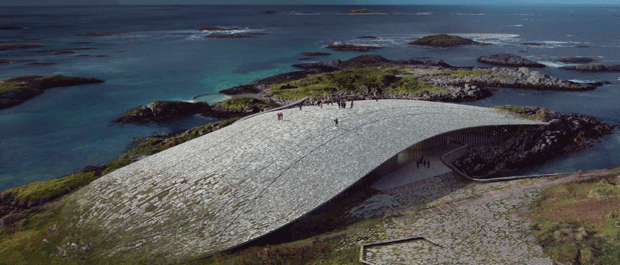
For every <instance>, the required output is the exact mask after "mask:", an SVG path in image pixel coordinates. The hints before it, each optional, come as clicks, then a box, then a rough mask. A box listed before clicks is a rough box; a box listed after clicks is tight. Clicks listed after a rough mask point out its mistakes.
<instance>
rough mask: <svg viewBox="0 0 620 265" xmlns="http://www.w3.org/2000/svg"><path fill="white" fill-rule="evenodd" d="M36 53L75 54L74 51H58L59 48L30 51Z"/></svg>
mask: <svg viewBox="0 0 620 265" xmlns="http://www.w3.org/2000/svg"><path fill="white" fill-rule="evenodd" d="M29 52H36V53H46V54H73V53H75V52H74V51H58V50H38V51H29Z"/></svg>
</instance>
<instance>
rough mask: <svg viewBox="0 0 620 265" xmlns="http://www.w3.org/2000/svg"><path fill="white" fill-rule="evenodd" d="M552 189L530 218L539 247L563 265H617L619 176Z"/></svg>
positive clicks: (619, 250) (619, 249)
mask: <svg viewBox="0 0 620 265" xmlns="http://www.w3.org/2000/svg"><path fill="white" fill-rule="evenodd" d="M615 171H616V172H614V173H613V174H610V175H608V176H603V177H601V178H596V179H594V180H592V181H579V180H578V181H575V182H572V183H567V184H562V185H558V186H554V187H552V188H549V189H547V190H546V191H544V192H543V194H542V195H541V197H540V199H539V200H538V201H537V203H536V208H535V209H534V211H533V213H532V214H531V218H532V221H533V222H532V223H533V229H534V231H535V234H536V238H537V240H538V243H539V244H541V245H542V247H543V250H544V252H545V253H546V254H547V255H549V256H550V257H551V258H552V259H554V260H556V261H560V262H562V263H564V264H620V227H619V226H620V189H619V188H618V185H619V184H620V179H619V178H618V177H617V176H618V173H620V172H619V171H620V170H618V169H616V170H615Z"/></svg>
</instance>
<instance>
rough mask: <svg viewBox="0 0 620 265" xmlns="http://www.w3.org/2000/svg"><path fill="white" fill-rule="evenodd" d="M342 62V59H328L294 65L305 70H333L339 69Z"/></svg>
mask: <svg viewBox="0 0 620 265" xmlns="http://www.w3.org/2000/svg"><path fill="white" fill-rule="evenodd" d="M341 64H342V61H340V60H333V61H327V62H316V63H303V64H294V65H293V67H297V68H301V69H304V70H311V69H314V70H316V71H319V72H333V71H337V70H339V69H340V65H341Z"/></svg>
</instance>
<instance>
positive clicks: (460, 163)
mask: <svg viewBox="0 0 620 265" xmlns="http://www.w3.org/2000/svg"><path fill="white" fill-rule="evenodd" d="M501 109H504V110H507V111H510V112H512V113H516V114H518V115H523V116H528V117H532V118H537V119H539V120H541V121H544V122H548V124H547V125H544V126H541V127H527V128H525V129H521V130H520V131H518V132H517V133H516V134H515V135H514V136H512V137H510V138H508V139H506V140H504V141H502V142H500V143H497V144H493V145H484V146H479V147H473V148H469V150H468V151H467V153H466V154H465V155H464V156H462V157H461V158H459V159H457V160H456V161H454V163H453V165H454V166H455V167H456V168H458V169H459V170H461V171H462V172H464V173H465V174H467V175H468V176H470V177H475V178H492V177H494V175H496V174H501V173H505V172H510V171H513V170H518V169H525V168H528V167H532V166H535V165H540V164H542V163H544V162H546V161H548V160H550V159H552V158H554V157H557V156H560V155H566V154H570V153H574V152H579V151H581V150H584V149H587V148H589V147H591V146H592V145H593V144H594V143H595V142H600V140H599V139H600V138H602V137H604V136H606V135H609V134H611V133H613V131H614V129H615V128H616V127H617V126H616V125H610V124H607V123H603V122H601V121H600V120H598V119H596V118H593V117H589V116H584V115H579V114H572V113H557V112H553V111H550V110H548V109H544V108H537V107H515V106H503V107H501Z"/></svg>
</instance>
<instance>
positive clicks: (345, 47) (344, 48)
mask: <svg viewBox="0 0 620 265" xmlns="http://www.w3.org/2000/svg"><path fill="white" fill-rule="evenodd" d="M383 48H385V47H383V46H376V45H357V44H349V43H343V44H331V45H327V46H325V49H330V50H334V51H339V52H368V51H376V50H379V49H383Z"/></svg>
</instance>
